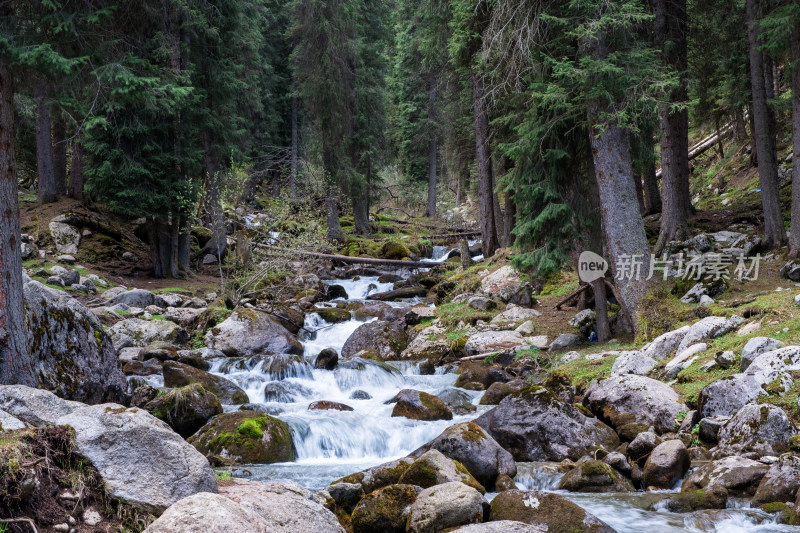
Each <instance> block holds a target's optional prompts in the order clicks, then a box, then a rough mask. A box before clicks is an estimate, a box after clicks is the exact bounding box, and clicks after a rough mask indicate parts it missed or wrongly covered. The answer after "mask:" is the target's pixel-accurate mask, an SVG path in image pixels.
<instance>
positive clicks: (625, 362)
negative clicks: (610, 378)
mask: <svg viewBox="0 0 800 533" xmlns="http://www.w3.org/2000/svg"><path fill="white" fill-rule="evenodd" d="M657 364H658V362H657V361H656V360H655V359H653V358H652V357H650V356H649V355H645V354H644V353H642V352H640V351H638V350H632V351H627V352H622V353H621V354H619V356H618V357H617V359H616V360H615V361H614V366H612V367H611V374H612V375H617V374H636V375H640V376H641V375H644V374H647V373H648V372H650V371H651V370H653V369H654V368H655V367H656V365H657Z"/></svg>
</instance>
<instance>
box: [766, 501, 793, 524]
mask: <svg viewBox="0 0 800 533" xmlns="http://www.w3.org/2000/svg"><path fill="white" fill-rule="evenodd" d="M759 508H760V509H761V510H762V511H764V512H766V513H770V514H777V515H778V523H779V524H787V525H790V526H800V516H798V514H797V512H796V511H795V509H794V508H792V507H791V506H790V505H788V504H786V503H784V502H772V503H764V504H761V505H759Z"/></svg>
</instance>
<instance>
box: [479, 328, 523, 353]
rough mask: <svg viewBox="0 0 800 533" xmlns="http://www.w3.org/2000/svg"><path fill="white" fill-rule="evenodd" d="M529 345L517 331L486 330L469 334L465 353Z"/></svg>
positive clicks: (497, 350)
mask: <svg viewBox="0 0 800 533" xmlns="http://www.w3.org/2000/svg"><path fill="white" fill-rule="evenodd" d="M527 345H528V343H527V342H526V341H525V339H523V338H522V335H520V334H519V333H517V332H516V331H484V332H478V333H473V334H472V335H470V336H469V338H468V339H467V343H466V344H465V345H464V355H478V354H485V353H491V352H506V351H511V350H515V349H517V348H520V347H522V346H527Z"/></svg>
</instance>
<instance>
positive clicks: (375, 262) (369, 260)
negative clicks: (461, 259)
mask: <svg viewBox="0 0 800 533" xmlns="http://www.w3.org/2000/svg"><path fill="white" fill-rule="evenodd" d="M253 246H255V247H256V248H261V249H262V250H269V251H272V252H277V253H281V254H293V255H303V256H305V257H313V258H316V259H322V260H324V261H334V262H336V261H338V262H340V263H347V264H355V265H372V266H384V267H394V268H432V267H435V266H436V265H441V264H442V263H428V262H426V261H402V260H399V259H376V258H374V257H351V256H349V255H336V254H321V253H319V252H306V251H303V250H290V249H288V248H281V247H280V246H272V245H269V244H260V243H254V244H253Z"/></svg>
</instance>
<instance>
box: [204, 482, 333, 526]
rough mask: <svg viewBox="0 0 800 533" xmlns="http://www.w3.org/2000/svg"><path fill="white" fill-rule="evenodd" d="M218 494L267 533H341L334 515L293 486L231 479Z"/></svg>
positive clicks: (293, 484) (309, 495)
mask: <svg viewBox="0 0 800 533" xmlns="http://www.w3.org/2000/svg"><path fill="white" fill-rule="evenodd" d="M219 492H220V495H222V496H225V497H226V498H229V499H230V500H232V501H234V502H236V503H237V504H239V505H240V506H242V507H244V508H246V509H249V510H251V511H253V512H254V513H255V514H257V515H258V516H260V517H261V518H263V519H264V520H266V521H267V523H268V524H269V525H270V529H269V530H268V531H269V532H270V533H311V532H314V533H316V532H317V531H319V532H320V533H344V529H343V528H342V526H340V525H339V522H338V521H337V520H336V516H335V515H334V514H333V513H332V512H331V511H329V510H328V509H326V508H325V507H323V506H322V504H321V503H320V502H319V501H318V499H317V498H316V497H315V496H314V495H313V494H312V493H311V492H310V491H308V490H306V489H304V488H303V487H301V486H300V485H297V484H296V483H277V482H273V483H258V482H255V481H247V480H243V479H234V480H232V481H231V482H229V483H225V485H224V486H223V487H220V491H219ZM228 531H230V529H229V530H228Z"/></svg>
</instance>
